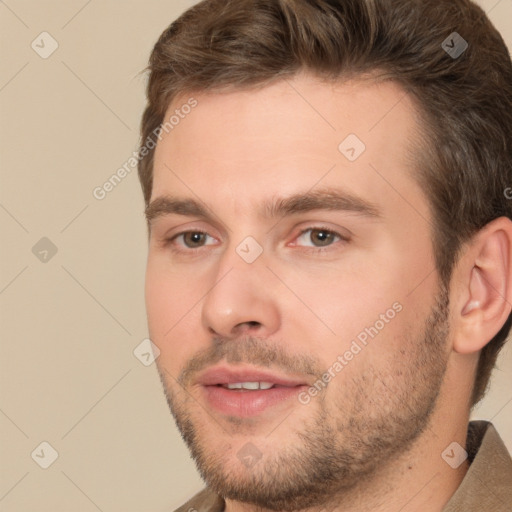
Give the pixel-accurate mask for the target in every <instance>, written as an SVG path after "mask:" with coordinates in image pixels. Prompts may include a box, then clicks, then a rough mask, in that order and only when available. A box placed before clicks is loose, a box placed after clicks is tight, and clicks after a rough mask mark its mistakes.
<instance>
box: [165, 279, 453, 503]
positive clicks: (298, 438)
mask: <svg viewBox="0 0 512 512" xmlns="http://www.w3.org/2000/svg"><path fill="white" fill-rule="evenodd" d="M448 305H449V299H448V293H447V291H446V289H445V288H444V287H443V288H442V289H441V291H440V292H439V294H438V296H437V298H436V303H435V305H434V306H433V307H432V309H431V312H430V314H429V315H428V317H427V318H426V320H425V324H424V328H423V330H422V332H420V334H419V335H417V336H415V339H414V340H411V339H408V343H405V344H404V345H403V346H406V347H407V348H406V351H407V352H405V351H404V352H402V351H401V353H398V354H396V357H395V358H394V360H393V365H389V366H388V367H386V368H376V367H374V366H368V367H367V369H366V370H365V371H364V372H363V373H361V374H359V375H357V376H355V377H352V378H351V379H350V380H348V379H345V380H346V381H345V382H343V383H342V384H341V386H340V388H339V390H340V393H342V394H340V395H339V396H336V397H334V398H330V402H329V401H328V400H327V399H326V393H325V392H324V394H322V395H320V396H319V397H315V400H312V401H311V403H309V404H308V405H306V406H300V407H299V406H297V407H298V409H297V410H298V411H300V412H301V411H302V408H301V407H308V408H309V416H308V417H307V419H304V414H303V413H302V414H300V417H297V422H296V424H293V423H292V418H293V412H292V414H291V415H290V416H289V417H288V418H286V421H285V422H284V425H281V426H280V427H279V429H278V430H279V433H280V434H281V435H282V429H283V428H289V430H290V432H289V435H287V436H286V439H287V442H282V441H280V442H279V443H276V445H275V446H272V435H271V434H270V435H269V434H268V432H265V433H262V432H260V431H258V429H256V432H257V433H258V436H256V435H255V434H254V429H253V428H252V427H253V426H254V423H253V424H249V423H247V424H244V422H243V421H236V419H232V421H231V422H230V421H227V422H226V424H225V426H224V427H221V426H220V423H219V422H216V421H214V420H213V419H212V417H209V416H208V415H207V414H206V412H205V410H204V409H202V408H201V407H200V406H198V404H197V402H195V400H193V399H191V397H190V395H189V394H188V393H187V392H186V391H184V390H183V389H182V388H181V387H180V385H179V384H176V382H175V381H174V380H172V379H168V378H166V375H165V371H164V370H163V369H162V368H160V367H159V373H160V378H161V380H162V384H163V386H164V391H165V395H166V398H167V402H168V404H169V407H170V409H171V412H172V414H173V416H174V418H175V421H176V424H177V426H178V429H179V430H180V433H181V435H182V437H183V439H184V441H185V442H186V444H187V446H188V448H189V450H190V452H191V455H192V457H193V459H194V460H195V462H196V465H197V468H198V470H199V472H200V474H201V476H202V477H203V479H204V480H205V481H206V482H207V484H208V485H209V487H210V488H211V489H212V490H214V491H215V492H216V493H218V494H219V495H220V496H222V497H223V498H225V499H231V500H234V501H239V502H243V503H247V504H252V505H256V506H258V507H261V508H266V509H269V510H276V511H277V510H282V511H293V510H300V509H303V508H307V507H315V506H323V507H326V506H329V503H330V502H331V500H333V498H335V499H336V500H337V501H336V503H337V504H338V505H339V504H340V503H341V502H340V500H343V499H344V497H345V498H346V499H347V500H348V499H349V496H350V495H352V496H353V495H354V494H355V493H356V491H358V490H360V489H359V488H360V487H362V486H364V485H365V482H366V483H367V482H369V481H370V479H371V477H373V476H375V475H376V474H377V473H378V472H379V470H380V471H382V469H383V468H384V467H385V465H386V463H387V462H388V461H389V460H392V459H396V458H397V457H398V456H400V455H402V454H404V453H406V452H407V450H408V449H410V447H411V445H412V444H413V443H414V441H415V440H417V439H418V437H419V436H420V435H421V434H422V433H423V432H424V431H425V429H426V428H428V424H429V419H430V416H431V414H432V412H433V411H434V409H435V405H436V402H437V399H438V396H439V393H440V389H441V385H442V382H443V376H444V373H445V370H446V365H447V359H448V353H447V350H446V339H447V336H448V332H449V325H448V320H447V319H448ZM374 342H375V343H378V339H376V340H375V341H374ZM365 350H371V346H368V347H367V348H365ZM255 354H256V356H255ZM222 358H225V359H227V360H228V361H230V362H233V361H234V362H242V361H243V362H245V363H248V364H251V363H253V364H261V365H267V366H268V365H270V362H275V361H276V360H277V361H281V360H282V358H281V357H280V355H279V354H276V353H274V352H272V351H269V349H268V348H267V347H266V346H264V345H262V344H261V343H259V342H258V341H257V340H255V339H252V338H250V339H246V340H244V341H236V342H235V343H229V344H219V345H217V348H216V349H213V350H211V351H209V353H208V356H206V357H203V358H202V360H201V364H199V365H191V366H190V368H194V367H195V368H197V367H199V366H201V367H202V366H204V365H205V364H206V361H210V362H211V363H214V362H217V361H219V360H220V359H222ZM290 364H291V365H292V366H294V367H295V368H299V367H303V368H304V367H306V368H312V367H313V366H314V365H313V364H311V365H309V364H308V361H307V360H300V361H299V360H298V359H297V361H294V362H291V361H288V366H289V365H290ZM352 364H354V363H352ZM355 364H357V363H355ZM181 377H183V374H182V376H181ZM337 378H343V377H337ZM183 380H184V379H182V378H181V379H178V382H179V381H183ZM171 381H172V382H171ZM185 390H186V388H185ZM297 403H298V402H297ZM193 411H195V412H193ZM219 421H222V420H219ZM277 423H279V422H278V421H277V422H276V424H277ZM218 430H221V432H220V436H218V437H220V438H213V439H212V437H211V435H212V432H216V431H218ZM269 430H271V429H269ZM244 433H245V434H247V436H246V438H245V442H251V441H252V443H253V444H254V445H255V446H256V447H260V448H261V449H262V457H261V459H260V460H259V461H258V462H257V463H256V464H255V465H254V466H253V467H251V468H245V469H244V468H243V466H242V465H241V463H240V460H238V458H236V455H237V453H236V451H234V449H233V443H232V441H233V439H235V437H233V436H234V435H236V434H238V435H239V436H240V434H242V435H243V434H244ZM265 436H268V437H265ZM268 446H271V449H268ZM240 448H241V446H238V447H237V449H240Z"/></svg>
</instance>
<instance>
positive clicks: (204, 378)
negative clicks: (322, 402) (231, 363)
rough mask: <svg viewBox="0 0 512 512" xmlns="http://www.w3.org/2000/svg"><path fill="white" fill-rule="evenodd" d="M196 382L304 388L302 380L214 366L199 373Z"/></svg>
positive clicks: (258, 371)
mask: <svg viewBox="0 0 512 512" xmlns="http://www.w3.org/2000/svg"><path fill="white" fill-rule="evenodd" d="M197 382H198V383H199V384H201V385H203V386H217V385H219V384H236V383H239V382H270V383H271V384H275V385H277V386H286V387H295V386H305V385H307V383H306V382H305V381H304V379H300V378H296V377H295V378H294V377H288V376H286V375H279V374H277V373H275V372H269V371H265V370H259V369H253V368H248V367H236V368H233V367H231V368H228V367H225V366H214V367H212V368H209V369H208V370H205V371H204V372H201V374H200V375H199V377H198V379H197Z"/></svg>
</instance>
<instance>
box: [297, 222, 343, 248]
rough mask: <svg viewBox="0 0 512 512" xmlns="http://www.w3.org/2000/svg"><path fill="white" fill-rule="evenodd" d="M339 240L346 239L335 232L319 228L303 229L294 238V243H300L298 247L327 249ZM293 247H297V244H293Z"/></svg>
mask: <svg viewBox="0 0 512 512" xmlns="http://www.w3.org/2000/svg"><path fill="white" fill-rule="evenodd" d="M340 240H347V238H346V237H343V236H341V235H340V234H339V233H336V231H332V230H330V229H325V228H321V227H318V228H308V229H305V230H303V231H301V233H300V234H299V236H298V237H297V238H296V241H299V242H300V244H299V245H305V246H306V247H319V248H321V247H328V246H330V245H332V244H333V243H334V242H337V241H340ZM293 245H297V243H296V242H295V243H294V244H293Z"/></svg>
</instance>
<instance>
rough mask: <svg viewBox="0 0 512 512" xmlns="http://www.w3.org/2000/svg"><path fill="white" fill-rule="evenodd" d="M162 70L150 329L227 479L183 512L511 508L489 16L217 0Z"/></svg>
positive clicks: (167, 379)
mask: <svg viewBox="0 0 512 512" xmlns="http://www.w3.org/2000/svg"><path fill="white" fill-rule="evenodd" d="M149 70H150V76H149V83H148V105H147V108H146V111H145V113H144V117H143V121H142V147H141V156H142V157H144V158H143V159H141V162H140V166H139V176H140V179H141V183H142V188H143V192H144V197H145V201H146V206H147V208H146V215H147V219H148V226H149V255H148V266H147V281H146V303H147V313H148V322H149V330H150V336H151V339H152V340H153V342H154V344H155V346H156V347H157V348H158V349H159V351H160V356H159V358H158V360H157V364H158V369H159V373H160V376H161V380H162V383H163V385H164V390H165V393H166V396H167V399H168V402H169V405H170V408H171V410H172V413H173V415H174V417H175V420H176V422H177V425H178V427H179V429H180V431H181V434H182V436H183V438H184V440H185V441H186V443H187V445H188V447H189V449H190V451H191V454H192V456H193V458H194V459H195V461H196V464H197V467H198V469H199V471H200V473H201V475H202V477H203V478H204V480H205V481H206V483H207V488H206V489H205V490H204V491H203V492H202V493H200V494H199V495H197V496H196V497H195V498H193V499H191V500H190V501H189V502H188V503H187V504H185V505H184V506H183V507H182V508H180V509H179V510H183V511H185V510H186V511H191V510H196V511H198V512H202V511H222V510H224V511H226V512H239V511H244V512H252V511H266V510H286V511H292V510H307V511H315V512H316V511H320V510H324V509H325V510H337V511H343V512H349V511H350V512H352V511H358V512H361V511H380V512H390V511H394V512H398V511H402V512H409V511H413V510H414V511H419V510H421V511H441V510H444V511H450V512H451V511H462V510H463V511H465V512H469V511H477V510H478V511H482V510H485V511H505V510H510V505H511V496H512V495H511V488H512V485H511V484H512V461H511V459H510V456H509V455H508V453H507V452H506V449H505V447H504V445H503V443H502V441H501V439H500V438H499V436H498V434H497V432H496V430H495V429H494V427H493V426H492V425H491V424H490V423H487V422H475V423H472V424H470V426H469V428H468V421H469V413H470V409H471V407H472V406H473V405H474V404H475V403H477V402H478V401H479V400H480V399H481V398H482V396H483V394H484V392H485V389H486V386H487V383H488V379H489V375H490V372H491V370H492V368H493V366H494V363H495V360H496V356H497V354H498V352H499V350H500V348H501V346H502V345H503V344H504V341H505V338H506V336H507V335H508V332H509V330H510V326H511V320H512V316H511V310H512V306H511V304H512V220H511V219H512V201H510V199H509V198H508V197H510V196H509V194H507V190H509V187H510V186H511V184H512V165H511V162H512V143H511V141H512V64H511V61H510V56H509V54H508V52H507V49H506V47H505V45H504V43H503V40H502V39H501V37H500V36H499V34H498V33H497V32H496V30H495V29H494V28H493V27H492V25H491V24H490V22H489V20H488V19H487V17H486V16H485V14H484V12H483V11H482V10H481V9H480V8H478V7H477V6H476V5H474V4H473V3H471V2H470V1H469V0H446V1H444V0H435V1H434V0H206V1H204V2H201V3H199V4H198V5H196V6H194V7H193V8H191V9H190V10H189V11H187V12H186V13H185V14H183V15H182V16H181V17H180V18H179V19H178V20H177V21H176V22H174V23H173V24H172V25H171V26H170V27H169V28H168V29H167V30H166V31H165V32H164V33H163V34H162V36H161V37H160V39H159V41H158V42H157V43H156V45H155V48H154V50H153V52H152V55H151V59H150V66H149ZM155 146H156V147H155Z"/></svg>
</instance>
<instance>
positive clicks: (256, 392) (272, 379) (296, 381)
mask: <svg viewBox="0 0 512 512" xmlns="http://www.w3.org/2000/svg"><path fill="white" fill-rule="evenodd" d="M197 384H199V385H200V386H201V388H202V392H203V395H204V399H205V401H206V403H207V405H208V406H209V407H210V408H212V409H214V410H215V411H217V412H220V413H221V414H225V415H229V416H238V417H250V416H256V415H258V414H261V413H263V412H264V411H265V410H267V409H270V408H273V407H274V408H275V407H278V406H283V405H284V404H285V403H289V402H290V400H292V399H293V398H294V397H295V398H297V396H298V394H299V393H300V391H301V390H303V389H304V388H305V387H307V386H308V384H307V382H306V381H305V379H300V378H292V377H288V376H286V375H280V374H277V373H271V372H267V371H262V370H257V369H250V368H239V367H236V368H235V367H215V368H210V369H209V370H207V371H205V372H204V373H202V374H201V375H200V377H199V378H198V380H197ZM296 403H297V404H298V403H299V402H298V400H296Z"/></svg>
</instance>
